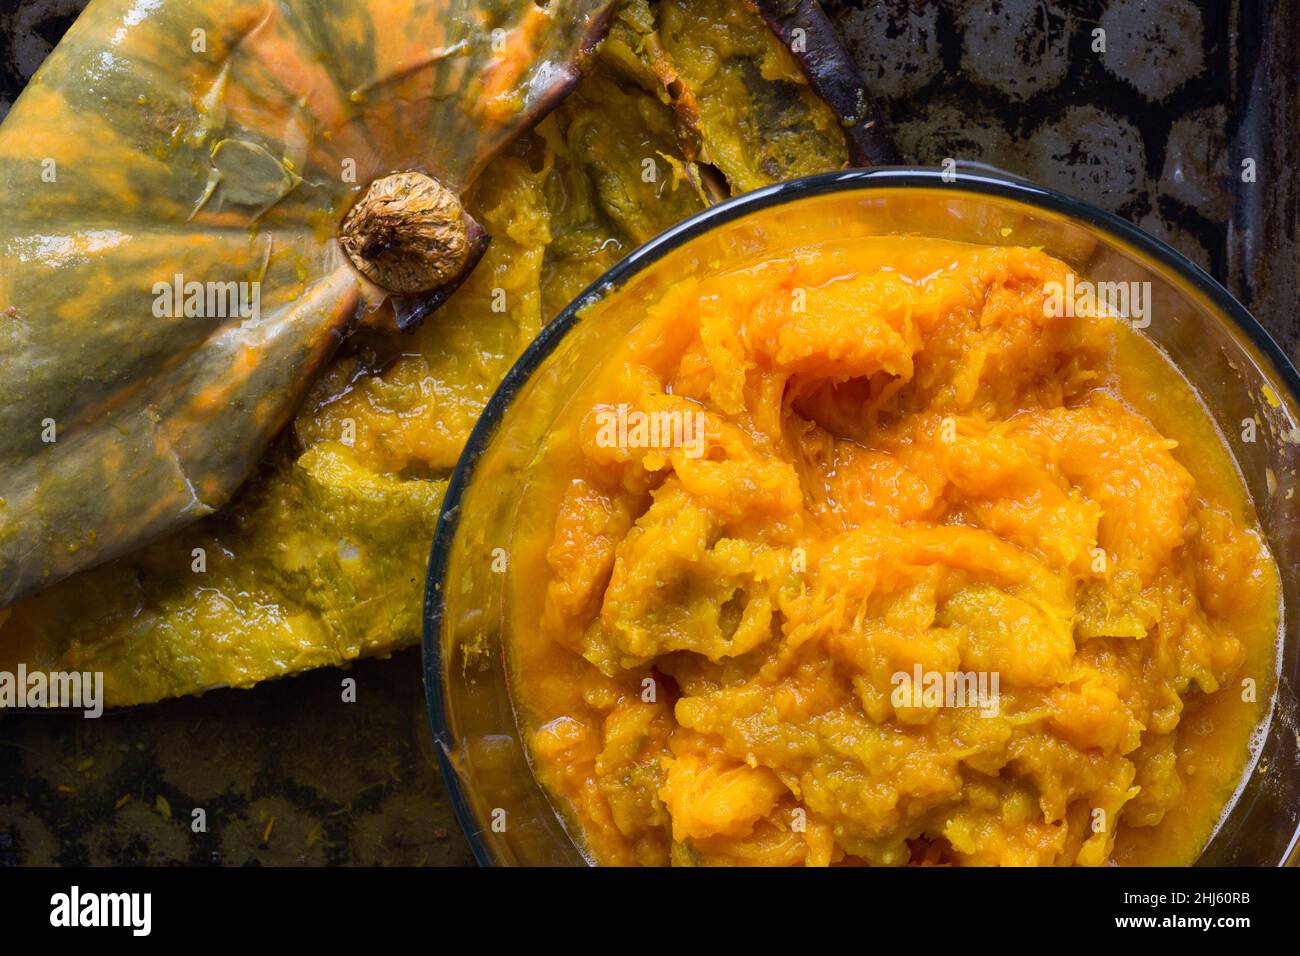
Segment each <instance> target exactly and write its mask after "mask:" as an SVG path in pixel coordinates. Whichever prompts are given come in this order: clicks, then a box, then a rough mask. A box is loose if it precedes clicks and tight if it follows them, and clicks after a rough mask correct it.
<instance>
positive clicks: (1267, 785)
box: [424, 168, 1300, 866]
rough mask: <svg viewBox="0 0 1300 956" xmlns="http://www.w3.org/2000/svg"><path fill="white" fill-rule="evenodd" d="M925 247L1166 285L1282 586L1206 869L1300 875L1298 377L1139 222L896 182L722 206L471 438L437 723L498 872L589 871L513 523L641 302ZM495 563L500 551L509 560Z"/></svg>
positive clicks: (438, 667) (1167, 327)
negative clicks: (523, 626)
mask: <svg viewBox="0 0 1300 956" xmlns="http://www.w3.org/2000/svg"><path fill="white" fill-rule="evenodd" d="M896 233H909V234H920V235H925V236H931V237H939V238H948V239H959V240H964V241H967V242H976V243H984V244H988V245H1030V246H1042V247H1043V248H1044V250H1045V251H1046V252H1048V253H1050V254H1052V255H1054V256H1056V257H1058V258H1060V259H1063V260H1065V261H1066V262H1067V263H1069V264H1070V265H1072V266H1073V267H1074V268H1075V270H1076V271H1078V272H1080V273H1081V274H1085V275H1086V276H1087V277H1088V278H1090V279H1094V280H1132V281H1146V282H1150V283H1151V285H1150V290H1151V298H1150V303H1151V311H1150V313H1149V314H1154V315H1156V316H1158V321H1154V322H1151V323H1150V326H1149V327H1148V328H1146V329H1145V330H1144V334H1145V335H1146V336H1147V337H1148V338H1149V339H1150V340H1152V341H1154V342H1155V343H1156V344H1157V345H1158V346H1159V347H1160V348H1161V349H1162V350H1163V351H1164V352H1165V353H1166V355H1168V356H1169V358H1170V359H1171V360H1172V361H1173V363H1174V364H1175V365H1176V366H1177V367H1178V368H1179V369H1180V370H1181V372H1182V374H1183V375H1184V376H1185V377H1186V378H1187V379H1188V381H1189V382H1190V383H1191V384H1192V385H1193V387H1194V388H1195V389H1196V390H1197V391H1198V392H1199V393H1200V396H1201V398H1202V399H1203V401H1204V402H1205V404H1206V406H1207V407H1208V409H1209V411H1210V414H1211V415H1212V416H1213V418H1214V419H1215V421H1216V423H1217V425H1218V427H1219V429H1220V431H1221V432H1222V433H1223V434H1225V435H1229V436H1231V435H1239V434H1240V433H1241V423H1242V421H1243V420H1244V419H1247V418H1252V417H1253V418H1255V419H1257V420H1258V422H1259V428H1258V434H1257V437H1256V440H1255V441H1254V442H1253V443H1249V444H1248V443H1244V442H1240V441H1233V442H1230V447H1231V449H1232V452H1233V455H1234V457H1235V458H1236V461H1237V464H1238V467H1239V468H1240V470H1241V472H1242V475H1243V476H1244V478H1245V482H1246V485H1247V488H1248V490H1249V492H1250V494H1251V496H1252V497H1253V499H1254V503H1255V507H1256V510H1257V512H1258V515H1259V520H1260V524H1261V527H1262V529H1263V531H1264V534H1265V535H1266V537H1267V539H1268V542H1269V545H1270V547H1271V548H1272V551H1273V554H1274V556H1275V557H1276V559H1277V564H1278V567H1279V568H1280V569H1281V572H1282V578H1283V580H1282V594H1283V614H1282V623H1281V634H1280V635H1279V638H1280V640H1281V651H1280V653H1279V654H1278V675H1277V676H1278V680H1277V684H1276V687H1275V688H1271V689H1270V692H1275V693H1274V696H1273V706H1272V709H1271V712H1270V714H1269V717H1268V718H1267V720H1266V721H1265V722H1264V723H1263V724H1261V726H1260V728H1259V730H1258V732H1257V733H1258V737H1257V739H1258V740H1260V741H1261V743H1260V745H1259V747H1258V750H1257V755H1256V759H1255V761H1254V763H1253V764H1252V765H1251V766H1250V767H1249V768H1248V775H1247V776H1246V778H1245V781H1244V783H1243V785H1242V787H1241V789H1240V790H1239V791H1238V792H1237V795H1236V798H1235V799H1234V800H1233V801H1232V803H1231V804H1230V806H1229V808H1228V809H1227V810H1226V811H1225V813H1224V816H1223V818H1222V819H1221V820H1220V822H1219V826H1218V828H1217V830H1216V831H1215V834H1214V836H1213V837H1212V839H1211V840H1210V842H1209V843H1208V844H1207V846H1206V847H1205V849H1204V851H1203V852H1202V854H1201V857H1200V863H1201V864H1203V865H1277V864H1286V863H1295V862H1296V859H1297V856H1298V855H1300V853H1298V851H1297V835H1298V834H1297V813H1298V812H1300V747H1298V746H1297V733H1296V727H1297V702H1296V696H1295V690H1294V689H1295V688H1296V687H1297V686H1300V656H1298V654H1300V647H1298V645H1297V640H1296V635H1297V633H1300V621H1298V620H1297V608H1300V595H1298V594H1297V590H1296V589H1297V580H1296V577H1295V575H1294V573H1293V570H1294V569H1295V568H1296V567H1297V566H1300V495H1295V494H1293V490H1294V488H1295V486H1296V482H1297V464H1298V463H1300V430H1297V427H1296V423H1297V421H1298V420H1300V377H1297V374H1296V371H1295V369H1294V368H1293V367H1292V365H1291V363H1290V362H1289V361H1288V360H1287V358H1286V356H1285V354H1284V353H1283V352H1282V350H1281V349H1280V348H1279V347H1278V346H1277V344H1276V343H1275V342H1274V341H1273V340H1272V339H1271V338H1270V337H1269V335H1268V333H1267V332H1265V331H1264V329H1263V328H1262V327H1261V326H1260V324H1259V323H1258V322H1256V321H1255V319H1254V318H1252V317H1251V315H1250V314H1249V313H1248V312H1247V311H1246V310H1245V308H1243V307H1242V305H1241V304H1240V303H1238V302H1237V301H1236V300H1235V299H1234V298H1233V297H1232V296H1231V295H1230V294H1229V293H1228V292H1227V291H1226V290H1225V289H1224V288H1223V287H1222V286H1220V285H1219V284H1218V283H1217V282H1215V281H1214V280H1213V279H1212V278H1210V277H1209V276H1208V275H1207V274H1206V273H1205V272H1203V271H1202V270H1201V269H1200V268H1198V267H1197V266H1196V265H1194V264H1193V263H1192V262H1191V261H1189V260H1188V259H1186V258H1185V257H1184V256H1182V255H1181V254H1180V253H1178V252H1176V251H1175V250H1174V249H1172V248H1170V247H1169V246H1168V245H1166V244H1165V243H1163V242H1161V241H1159V240H1158V239H1154V238H1152V237H1151V236H1148V235H1147V234H1146V233H1144V232H1142V231H1141V230H1139V229H1137V228H1136V227H1134V226H1132V225H1130V224H1129V223H1127V222H1124V221H1123V220H1121V219H1119V218H1117V217H1115V216H1113V215H1110V214H1109V213H1106V212H1103V211H1101V210H1098V209H1095V208H1093V207H1091V206H1089V205H1087V204H1085V203H1082V202H1079V201H1077V200H1074V199H1070V198H1068V197H1066V196H1063V195H1061V194H1059V193H1055V192H1052V191H1051V190H1047V189H1043V188H1041V187H1038V186H1035V185H1032V184H1030V183H1026V182H1024V181H1019V180H1013V179H1010V178H1003V177H1001V176H997V175H990V174H985V173H975V172H959V173H958V174H957V175H956V176H955V178H954V177H953V176H952V175H951V174H943V173H940V172H938V171H936V170H923V169H904V168H882V169H872V170H854V171H848V172H843V173H831V174H826V175H821V176H814V177H810V178H807V179H801V180H795V181H792V182H788V183H782V184H780V185H776V186H772V187H768V188H766V189H760V190H757V191H755V192H751V193H748V194H746V195H744V196H740V197H738V198H736V199H732V200H730V201H728V202H725V203H722V204H720V205H718V206H714V207H713V208H711V209H708V210H706V211H704V212H702V213H700V214H698V215H696V216H694V217H693V218H691V219H688V220H686V221H685V222H683V223H681V224H680V225H678V226H676V227H674V228H672V229H669V230H668V231H667V232H664V233H663V234H661V235H660V236H658V237H657V238H655V239H653V240H651V241H650V242H649V243H647V244H646V245H644V246H642V247H641V248H640V249H638V250H636V251H635V252H633V253H632V254H631V255H629V256H628V257H627V258H625V259H623V260H622V261H621V262H619V263H618V264H617V265H616V266H614V267H613V268H612V269H611V270H610V271H609V272H607V273H606V274H605V275H604V276H603V277H602V278H601V279H600V280H599V281H598V282H596V283H595V284H594V285H592V286H591V287H590V288H589V289H588V290H587V291H586V292H584V293H583V294H582V295H581V296H579V297H578V298H577V299H576V300H574V302H573V303H571V304H570V305H569V306H568V308H566V309H565V310H564V311H563V312H562V313H561V314H560V315H559V316H558V317H557V318H556V319H555V321H554V322H552V323H551V324H550V325H548V326H547V327H546V328H545V329H544V330H543V331H542V333H541V334H540V335H539V336H538V337H537V339H536V340H535V341H534V342H533V343H532V345H531V346H530V347H529V349H528V350H527V351H526V352H525V353H524V354H523V356H522V357H521V358H520V359H519V361H518V362H517V363H516V364H515V366H514V368H512V369H511V370H510V373H509V374H508V375H507V376H506V378H505V380H504V381H503V382H502V384H501V386H500V388H498V389H497V391H496V394H495V395H493V397H492V399H491V401H490V402H489V403H488V405H487V408H486V410H485V411H484V413H483V416H482V418H480V420H479V422H478V424H477V426H476V427H475V429H474V431H473V433H472V435H471V436H470V439H469V442H468V444H467V445H466V447H465V450H464V453H463V454H462V455H461V458H460V461H459V463H458V465H457V467H456V470H455V473H454V474H453V476H452V479H451V484H450V487H449V488H448V491H447V495H446V498H445V500H444V502H443V506H442V513H441V515H440V517H439V520H438V527H437V534H436V537H435V540H434V543H433V548H432V553H431V555H430V560H429V573H428V580H427V584H426V593H425V626H424V678H425V688H426V694H427V697H428V707H429V719H430V723H431V724H432V727H433V733H434V738H435V740H436V742H437V751H438V755H439V759H440V761H441V763H442V768H443V773H444V776H445V777H446V781H447V786H448V788H449V790H450V792H451V795H452V801H453V803H454V806H455V810H456V813H457V814H458V816H459V818H460V821H461V825H462V826H463V827H464V829H465V833H466V835H467V836H468V838H469V841H470V843H471V845H472V847H473V850H474V854H475V856H476V857H477V859H478V860H479V862H480V863H483V864H503V865H533V866H538V865H566V864H567V865H581V864H586V863H588V862H589V861H588V860H587V859H586V857H585V856H584V854H583V852H582V851H581V850H580V849H579V847H578V844H577V843H576V842H575V840H574V839H573V838H572V837H571V836H570V835H569V833H568V832H567V831H566V829H565V825H564V823H563V822H562V818H561V816H560V815H559V814H558V813H557V811H556V808H555V807H554V806H553V805H552V804H551V801H550V799H549V797H548V795H547V794H546V792H545V791H544V790H543V789H542V788H541V787H540V785H539V784H538V783H537V782H536V781H535V780H534V778H533V774H532V772H531V769H530V767H529V762H528V756H527V753H526V752H525V747H524V743H523V741H522V739H521V736H520V733H519V731H518V728H517V726H516V721H515V711H514V706H513V703H512V699H511V690H510V683H509V679H508V662H507V660H506V653H505V650H504V648H505V646H506V642H505V640H504V637H505V627H506V621H507V616H506V614H505V613H504V603H503V602H504V600H505V581H506V574H504V573H496V571H494V570H493V558H494V557H497V558H498V560H499V558H500V556H501V555H502V554H503V553H508V552H509V547H510V535H511V530H512V528H513V527H514V512H515V508H516V507H517V505H518V502H519V500H520V497H521V494H520V490H521V489H523V488H524V487H526V485H527V483H528V481H529V470H530V467H531V463H532V462H533V460H534V458H535V455H536V452H537V450H538V448H539V445H540V443H541V441H542V438H543V436H545V434H546V432H547V430H548V428H549V427H550V425H551V422H552V421H553V420H554V418H555V416H556V415H557V413H559V412H560V410H561V409H562V408H563V407H564V405H565V402H566V401H567V399H568V398H569V396H570V395H571V394H572V393H573V391H574V389H575V388H576V386H577V385H578V384H579V383H581V382H582V381H583V379H584V378H585V377H586V376H587V375H588V374H589V373H590V372H591V371H592V370H593V369H594V368H595V367H596V366H597V365H598V364H599V363H600V362H601V360H602V358H603V357H604V355H605V354H606V353H607V349H608V346H609V344H610V343H612V342H617V341H618V340H620V339H621V338H622V336H623V335H624V334H625V333H626V332H627V331H628V330H629V329H630V328H632V327H633V325H635V323H636V322H637V321H638V319H639V318H640V315H641V311H640V310H639V309H638V308H635V307H634V306H635V304H636V302H637V301H638V299H639V298H640V297H647V298H653V297H655V296H656V294H657V291H662V289H664V288H665V287H667V286H668V285H670V284H672V283H673V282H675V281H679V280H680V279H682V278H683V277H686V276H689V275H691V274H693V273H698V272H703V271H713V270H715V269H717V268H718V267H719V266H724V267H725V265H726V264H727V263H728V262H733V261H740V260H743V259H745V258H748V257H751V256H753V255H754V254H755V253H759V252H779V251H781V250H782V249H787V248H793V247H797V246H799V245H802V244H806V243H808V242H811V241H814V240H817V239H819V238H820V239H825V237H826V236H828V235H835V236H841V237H844V238H856V237H861V236H869V235H880V234H896ZM496 549H504V551H503V552H496Z"/></svg>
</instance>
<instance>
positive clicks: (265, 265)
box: [0, 0, 613, 607]
mask: <svg viewBox="0 0 1300 956" xmlns="http://www.w3.org/2000/svg"><path fill="white" fill-rule="evenodd" d="M612 6H613V4H612V2H609V0H553V2H551V3H549V4H547V5H540V4H535V3H531V2H506V0H495V2H494V0H484V2H478V3H472V4H467V3H462V2H456V0H336V2H331V3H329V4H321V3H318V2H315V0H282V2H272V0H212V2H205V3H196V2H187V0H162V2H158V3H153V4H149V5H148V6H147V7H144V8H142V7H141V6H140V5H139V4H136V3H134V2H131V0H93V2H92V3H91V4H90V6H89V7H88V8H87V9H86V11H85V13H83V14H82V16H81V17H80V19H78V20H77V22H76V23H75V24H74V25H73V27H72V29H71V31H70V32H69V33H68V35H67V37H66V38H65V39H64V40H63V42H61V43H60V44H59V46H58V47H57V49H56V50H55V51H54V53H53V54H52V55H51V56H50V58H49V60H48V61H47V62H46V63H45V64H44V65H43V66H42V68H41V70H40V71H39V72H38V74H37V75H36V77H35V78H34V79H33V81H32V83H31V84H30V86H29V87H28V89H27V90H26V91H25V92H24V94H23V95H22V97H20V99H19V100H18V102H17V103H16V104H15V105H14V108H13V110H12V112H11V113H10V114H9V116H8V117H7V119H6V121H5V122H4V124H3V126H0V209H3V210H4V213H3V216H2V217H0V222H3V225H0V276H2V278H0V314H3V320H2V321H3V325H2V326H0V379H3V381H5V382H6V383H7V384H8V385H9V387H10V389H11V392H10V396H9V399H8V400H7V401H6V402H5V404H4V407H3V408H2V409H0V499H3V500H2V501H0V607H3V606H5V605H8V604H11V603H12V602H14V601H16V600H18V599H19V598H22V597H23V596H25V595H27V594H30V593H31V592H33V591H35V590H38V589H41V588H44V587H47V586H49V585H51V584H53V583H55V582H56V581H58V580H60V579H61V578H64V577H66V576H67V575H69V574H71V573H73V572H75V571H77V570H80V569H82V568H85V567H88V566H91V565H94V564H98V563H100V562H102V561H105V560H107V559H109V558H112V557H114V556H116V555H119V554H122V553H124V552H126V551H130V550H132V549H134V548H137V547H139V546H140V545H142V544H145V543H147V542H149V541H151V540H153V539H156V538H158V537H160V536H161V535H163V534H165V533H166V532H168V531H172V530H174V529H176V528H177V527H179V526H181V525H183V524H185V523H188V522H190V521H192V520H194V519H195V518H198V517H201V516H203V515H206V514H210V513H211V512H213V511H215V510H216V509H218V508H220V507H222V506H223V505H224V504H225V503H226V502H227V500H228V499H229V498H230V496H231V495H232V494H233V493H234V491H235V489H236V488H237V487H238V486H239V485H240V484H241V483H242V482H243V481H244V480H245V479H246V478H247V477H248V475H249V474H250V473H251V472H252V470H253V467H254V466H255V464H256V463H257V461H258V459H259V458H260V457H261V455H262V453H263V451H264V450H265V449H266V447H267V444H268V443H269V442H270V440H271V438H272V437H273V436H274V435H275V434H276V433H278V432H279V431H280V430H281V429H282V428H283V426H284V425H285V424H286V422H287V421H288V420H289V418H290V417H291V416H292V414H293V412H294V410H295V409H296V408H297V407H298V405H299V404H300V403H301V401H302V398H303V396H304V395H305V393H306V391H307V389H308V387H309V386H310V384H311V382H312V380H313V378H314V377H315V374H316V372H317V371H318V370H319V369H320V368H321V367H322V366H323V365H324V363H325V362H326V361H327V360H328V358H329V357H330V356H331V355H332V354H333V352H334V350H335V348H336V346H337V345H338V343H339V341H340V340H341V339H342V338H344V337H345V336H347V335H348V334H349V333H350V332H351V331H353V330H354V329H355V328H356V327H357V326H358V325H359V324H361V323H364V324H366V325H369V326H379V327H392V326H396V327H398V328H403V329H405V328H410V327H411V326H412V325H413V324H415V323H416V322H418V321H419V320H420V319H422V318H423V317H424V316H425V315H427V314H428V312H430V311H431V310H432V309H433V308H434V307H436V306H437V305H439V304H441V303H442V302H443V301H445V299H446V298H447V296H448V295H450V293H451V291H452V290H453V289H454V288H455V287H456V285H457V284H458V283H459V282H460V281H461V280H462V279H463V278H464V276H465V274H466V273H467V272H468V271H469V269H471V268H472V267H473V265H474V263H475V262H476V261H477V259H478V258H479V257H480V256H481V255H482V252H483V248H484V245H485V244H486V235H485V233H484V232H483V230H482V229H480V228H479V227H478V226H477V224H475V223H474V222H473V220H472V219H471V218H470V217H469V216H468V215H467V214H466V213H465V212H464V210H463V208H462V206H461V201H460V198H459V195H460V193H461V192H463V191H464V190H465V189H466V188H467V187H468V186H469V185H470V184H471V183H472V182H473V181H474V179H475V178H476V177H477V176H478V175H479V173H480V172H481V171H482V170H483V168H484V167H485V166H486V165H487V163H488V162H489V161H490V160H491V158H492V157H493V156H494V155H496V154H497V153H498V152H499V151H500V150H501V149H502V148H503V147H505V146H506V145H507V144H509V143H510V142H511V141H513V140H514V139H515V138H516V137H517V136H518V135H519V134H520V133H521V132H522V131H524V130H526V129H528V128H530V127H531V126H532V125H534V124H535V123H536V122H537V121H538V120H539V119H540V118H541V117H542V116H543V115H544V114H545V113H546V112H547V111H549V110H550V109H551V108H552V107H553V106H554V105H555V104H556V103H557V102H558V101H559V99H560V98H561V97H562V96H563V95H564V94H565V93H566V92H567V91H568V90H569V89H570V88H571V87H572V86H573V84H574V83H575V82H576V81H577V79H578V76H579V65H580V63H581V62H582V61H583V60H584V59H585V58H586V57H588V56H589V54H590V52H591V50H592V48H593V46H594V44H595V43H596V42H597V41H598V40H599V39H600V37H601V36H602V35H603V33H604V31H605V29H606V28H607V26H608V22H609V13H610V10H611V8H612ZM394 171H397V174H396V175H393V173H394ZM359 194H361V198H360V201H358V195H359Z"/></svg>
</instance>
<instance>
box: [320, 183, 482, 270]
mask: <svg viewBox="0 0 1300 956" xmlns="http://www.w3.org/2000/svg"><path fill="white" fill-rule="evenodd" d="M485 241H486V236H485V234H484V233H483V230H482V229H481V228H480V227H479V225H478V223H476V222H475V221H474V220H473V218H471V217H470V215H469V214H468V213H466V212H465V208H464V206H462V205H461V202H460V199H459V197H457V195H456V194H455V193H453V192H452V191H451V190H449V189H447V188H446V187H445V186H443V185H442V184H441V183H439V182H438V181H437V180H436V179H433V178H431V177H429V176H426V175H425V174H424V173H417V172H405V173H394V174H393V175H391V176H384V177H383V178H382V179H376V180H375V181H374V182H373V183H371V184H370V188H368V189H367V190H366V191H365V193H364V195H362V197H361V198H360V199H359V200H358V201H357V204H356V205H355V206H353V207H352V208H351V209H350V210H349V211H348V214H347V215H346V216H344V217H343V224H342V226H340V227H339V244H340V245H341V246H342V247H343V251H344V252H346V253H347V254H348V258H349V259H351V260H352V264H353V265H355V266H356V267H357V269H358V270H360V271H361V273H362V275H364V276H365V277H366V278H367V279H369V280H370V281H372V282H374V283H376V284H377V285H380V286H382V287H383V288H385V289H387V290H389V291H390V292H396V293H401V294H404V295H410V294H414V293H419V292H431V291H433V290H434V289H439V288H442V287H443V286H447V285H450V284H452V283H454V282H456V281H458V280H459V279H461V278H462V277H463V275H464V274H465V273H466V272H467V271H468V270H469V268H471V267H472V266H473V265H474V262H475V261H476V260H477V258H478V255H479V254H480V253H481V251H482V246H483V244H484V243H485Z"/></svg>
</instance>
